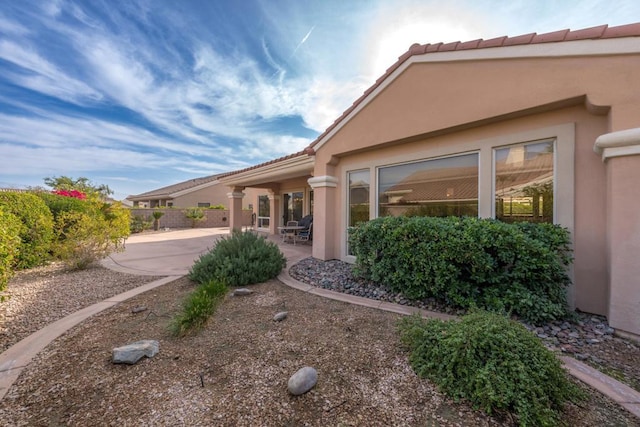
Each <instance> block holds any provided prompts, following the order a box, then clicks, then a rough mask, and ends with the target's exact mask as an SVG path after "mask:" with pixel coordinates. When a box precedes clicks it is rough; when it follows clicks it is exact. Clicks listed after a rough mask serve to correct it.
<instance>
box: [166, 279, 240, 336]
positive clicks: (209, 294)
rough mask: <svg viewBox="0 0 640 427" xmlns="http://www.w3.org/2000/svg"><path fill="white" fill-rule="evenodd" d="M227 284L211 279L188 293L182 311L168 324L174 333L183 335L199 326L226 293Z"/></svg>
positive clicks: (213, 310)
mask: <svg viewBox="0 0 640 427" xmlns="http://www.w3.org/2000/svg"><path fill="white" fill-rule="evenodd" d="M227 290H228V289H227V286H226V285H225V284H224V283H222V282H220V281H216V280H211V281H209V282H206V283H204V284H201V285H200V286H198V288H197V289H196V290H195V291H194V292H192V293H191V294H189V295H188V296H187V298H186V300H185V302H184V304H183V307H182V311H181V312H180V313H179V314H178V315H177V316H176V317H174V319H173V320H172V322H171V323H170V324H169V330H170V331H171V333H173V334H174V335H177V336H178V335H185V334H186V333H187V332H189V331H191V330H194V329H198V328H201V327H202V326H203V325H204V324H205V322H206V321H207V319H208V318H209V317H210V316H211V315H212V314H213V313H214V312H215V310H216V308H217V307H218V305H219V304H220V302H221V301H222V300H223V299H224V296H225V295H226V293H227Z"/></svg>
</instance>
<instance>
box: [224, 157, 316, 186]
mask: <svg viewBox="0 0 640 427" xmlns="http://www.w3.org/2000/svg"><path fill="white" fill-rule="evenodd" d="M314 165H315V156H310V155H308V154H306V153H304V154H300V155H299V156H295V157H292V158H289V159H286V160H281V161H278V162H275V163H269V164H265V165H264V166H259V167H256V168H252V169H249V170H246V171H244V172H239V173H235V174H232V175H228V176H226V177H221V178H220V179H219V181H220V183H221V184H224V185H227V186H229V187H236V186H237V187H251V186H252V185H257V184H261V183H268V182H274V181H276V182H277V181H283V180H285V179H290V178H295V177H300V176H306V175H310V174H312V173H313V168H314Z"/></svg>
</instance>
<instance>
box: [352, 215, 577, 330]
mask: <svg viewBox="0 0 640 427" xmlns="http://www.w3.org/2000/svg"><path fill="white" fill-rule="evenodd" d="M349 244H350V248H351V250H352V251H353V253H354V255H356V264H355V268H354V272H355V273H356V274H357V275H360V276H361V277H364V278H367V279H369V280H373V281H375V282H379V283H384V284H386V285H388V286H389V287H390V288H391V289H393V290H394V291H396V292H401V293H403V294H404V295H405V296H406V297H408V298H411V299H421V298H426V297H435V298H438V299H440V300H443V301H444V302H446V303H447V304H449V305H452V306H456V307H461V308H471V307H475V306H477V307H481V308H485V309H488V310H491V311H496V312H502V313H505V312H512V313H514V314H517V315H518V316H520V317H522V318H523V319H525V320H527V321H529V322H532V323H540V322H545V321H549V320H553V319H558V318H562V317H564V316H565V315H566V314H567V301H566V288H567V286H568V285H569V284H570V279H569V276H568V274H567V270H566V267H567V266H568V265H569V263H570V262H571V257H570V247H569V244H570V239H569V233H568V231H567V230H566V229H563V228H561V227H559V226H555V225H551V224H528V223H517V224H507V223H504V222H500V221H496V220H489V219H477V218H469V217H467V218H456V217H449V218H432V217H412V218H407V217H384V218H377V219H375V220H372V221H369V222H366V223H363V224H361V225H360V226H358V227H354V228H352V229H351V231H350V238H349Z"/></svg>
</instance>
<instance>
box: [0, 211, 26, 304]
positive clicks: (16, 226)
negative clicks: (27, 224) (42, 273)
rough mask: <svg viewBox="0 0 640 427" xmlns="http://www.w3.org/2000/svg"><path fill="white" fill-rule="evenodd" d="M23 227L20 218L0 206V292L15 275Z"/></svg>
mask: <svg viewBox="0 0 640 427" xmlns="http://www.w3.org/2000/svg"><path fill="white" fill-rule="evenodd" d="M21 227H22V223H21V222H20V220H19V219H18V218H17V217H16V216H15V215H13V214H12V213H10V212H7V211H5V208H3V207H2V206H0V292H1V291H4V290H5V289H6V287H7V283H8V282H9V279H11V277H12V276H13V268H12V267H13V260H14V258H15V257H16V256H17V255H18V248H19V247H20V229H21ZM1 299H2V298H0V300H1Z"/></svg>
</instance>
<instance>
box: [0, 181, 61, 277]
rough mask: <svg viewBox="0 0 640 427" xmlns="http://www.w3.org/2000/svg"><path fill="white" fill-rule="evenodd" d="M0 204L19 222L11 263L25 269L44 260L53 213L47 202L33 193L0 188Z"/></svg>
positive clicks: (50, 237)
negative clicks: (18, 242) (14, 251)
mask: <svg viewBox="0 0 640 427" xmlns="http://www.w3.org/2000/svg"><path fill="white" fill-rule="evenodd" d="M0 206H2V207H4V210H5V212H9V213H11V214H13V215H15V216H16V217H17V218H18V219H19V220H20V222H21V226H20V242H21V243H20V248H19V251H18V253H17V256H16V257H15V258H14V267H15V268H16V269H26V268H31V267H35V266H38V265H42V264H44V263H46V262H47V261H48V259H49V251H50V249H51V242H52V240H53V216H52V215H51V211H49V208H47V205H46V204H45V203H44V202H43V201H42V199H40V198H39V197H38V196H36V195H35V194H33V193H17V192H16V193H14V192H2V193H0Z"/></svg>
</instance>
